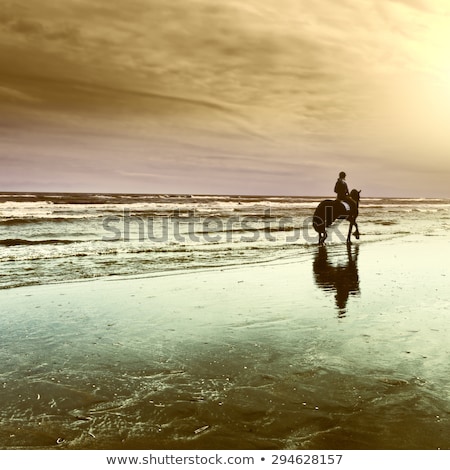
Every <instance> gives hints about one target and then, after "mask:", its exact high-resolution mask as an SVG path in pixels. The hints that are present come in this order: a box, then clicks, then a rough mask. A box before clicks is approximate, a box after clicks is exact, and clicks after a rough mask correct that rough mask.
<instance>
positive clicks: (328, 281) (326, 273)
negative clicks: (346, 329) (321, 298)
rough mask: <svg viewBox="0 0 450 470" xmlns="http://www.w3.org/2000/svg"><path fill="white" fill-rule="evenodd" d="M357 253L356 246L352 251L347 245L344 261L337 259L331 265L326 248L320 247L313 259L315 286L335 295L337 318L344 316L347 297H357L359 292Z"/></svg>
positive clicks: (357, 247)
mask: <svg viewBox="0 0 450 470" xmlns="http://www.w3.org/2000/svg"><path fill="white" fill-rule="evenodd" d="M352 251H353V252H352ZM358 253H359V246H358V245H356V246H355V247H354V249H353V250H352V247H351V246H350V245H347V257H346V259H345V261H344V262H342V261H341V260H340V259H338V260H337V261H336V262H334V263H333V262H332V261H330V259H329V256H328V251H327V247H326V246H320V247H319V249H318V251H317V253H316V257H315V259H314V263H313V270H314V278H315V281H316V284H317V285H318V286H319V287H320V288H321V289H323V290H325V291H327V292H330V291H331V292H334V293H335V299H336V307H337V309H338V316H339V317H343V316H345V314H346V307H347V301H348V298H349V296H350V295H358V294H359V292H360V290H359V276H358ZM333 257H334V256H333Z"/></svg>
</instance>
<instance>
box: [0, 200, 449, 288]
mask: <svg viewBox="0 0 450 470" xmlns="http://www.w3.org/2000/svg"><path fill="white" fill-rule="evenodd" d="M320 200H321V198H310V197H258V196H252V197H250V196H192V195H185V196H182V195H175V196H173V195H127V194H42V193H37V194H0V263H1V267H2V268H1V274H0V288H8V287H17V286H24V285H33V284H47V283H52V282H60V281H64V280H67V281H69V280H77V279H84V278H95V277H103V276H112V275H124V274H145V273H150V272H160V271H168V270H173V269H185V268H199V267H207V266H222V265H230V264H243V263H249V262H250V263H251V262H255V261H267V260H270V259H276V258H279V257H284V256H287V257H289V256H291V255H292V254H294V253H296V252H298V251H299V250H302V249H308V247H310V246H314V245H316V244H317V240H318V237H317V234H316V233H315V232H314V230H313V228H312V214H313V212H314V209H315V207H316V206H317V204H318V202H319V201H320ZM358 222H359V226H360V232H361V234H362V240H361V242H362V243H367V242H371V241H380V240H385V239H389V238H393V237H402V236H405V235H409V234H414V233H420V234H425V235H427V236H431V235H433V234H438V233H442V232H446V231H447V230H448V228H449V225H450V200H443V199H383V198H379V199H378V198H366V199H364V198H363V199H362V201H361V204H360V216H359V219H358ZM347 229H348V224H347V223H342V222H341V223H336V224H335V225H334V226H333V227H331V228H330V230H329V232H330V235H329V238H328V240H327V241H328V243H329V244H330V243H331V244H332V243H342V242H343V241H345V239H346V237H347Z"/></svg>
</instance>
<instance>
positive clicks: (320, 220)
mask: <svg viewBox="0 0 450 470" xmlns="http://www.w3.org/2000/svg"><path fill="white" fill-rule="evenodd" d="M325 206H326V201H322V202H321V203H320V204H319V205H318V206H317V208H316V210H315V211H314V216H313V227H314V230H315V231H316V232H317V233H324V232H325V229H326V220H325Z"/></svg>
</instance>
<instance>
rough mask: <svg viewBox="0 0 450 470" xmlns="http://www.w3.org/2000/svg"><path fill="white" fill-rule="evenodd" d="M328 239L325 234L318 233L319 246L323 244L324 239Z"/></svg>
mask: <svg viewBox="0 0 450 470" xmlns="http://www.w3.org/2000/svg"><path fill="white" fill-rule="evenodd" d="M327 237H328V234H327V232H326V231H325V232H320V233H319V245H323V244H324V243H325V240H326V238H327Z"/></svg>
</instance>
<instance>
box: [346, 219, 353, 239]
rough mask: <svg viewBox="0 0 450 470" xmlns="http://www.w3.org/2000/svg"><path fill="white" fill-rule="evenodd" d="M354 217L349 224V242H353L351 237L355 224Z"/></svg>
mask: <svg viewBox="0 0 450 470" xmlns="http://www.w3.org/2000/svg"><path fill="white" fill-rule="evenodd" d="M354 222H355V221H354V219H353V217H352V218H350V219H349V226H348V234H347V243H351V240H350V237H351V235H352V228H353V224H354Z"/></svg>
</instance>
